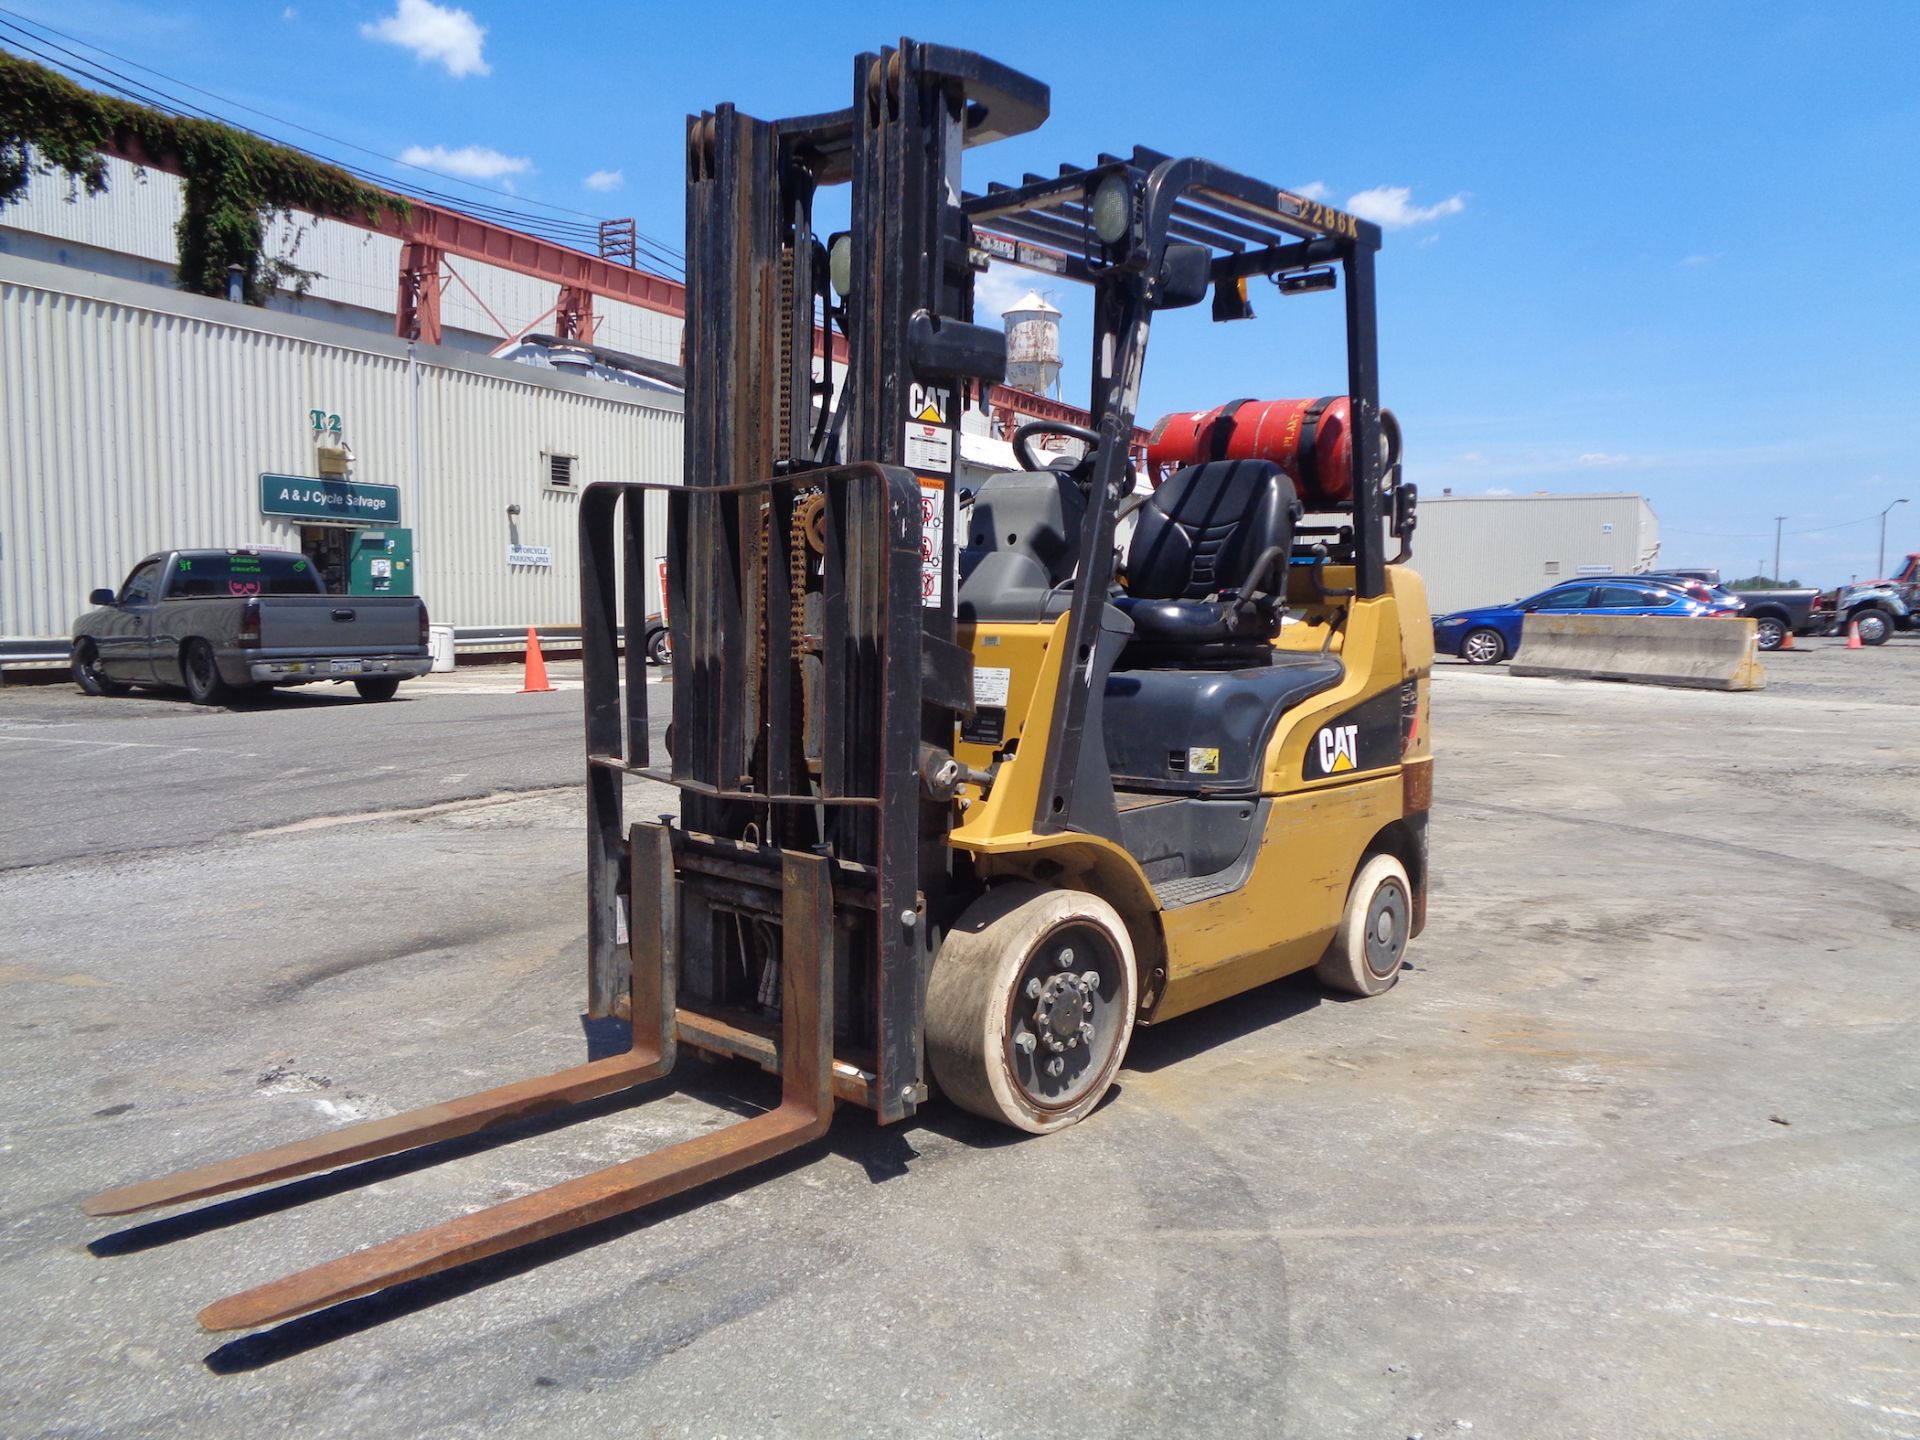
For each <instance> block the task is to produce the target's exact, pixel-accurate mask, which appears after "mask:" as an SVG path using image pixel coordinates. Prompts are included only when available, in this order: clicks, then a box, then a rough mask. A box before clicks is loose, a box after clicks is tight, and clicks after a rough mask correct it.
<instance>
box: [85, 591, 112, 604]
mask: <svg viewBox="0 0 1920 1440" xmlns="http://www.w3.org/2000/svg"><path fill="white" fill-rule="evenodd" d="M113 598H114V597H113V591H111V590H96V591H94V592H93V593H92V594H91V595H89V596H87V603H88V604H89V605H111V604H113Z"/></svg>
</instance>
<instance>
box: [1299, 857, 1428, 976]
mask: <svg viewBox="0 0 1920 1440" xmlns="http://www.w3.org/2000/svg"><path fill="white" fill-rule="evenodd" d="M1412 922H1413V886H1412V885H1410V884H1408V883H1407V868H1406V866H1404V865H1402V864H1401V863H1400V862H1399V861H1398V860H1396V859H1394V858H1393V856H1391V855H1375V856H1373V857H1372V858H1371V859H1369V860H1368V861H1367V863H1366V864H1364V865H1362V866H1361V867H1360V873H1359V874H1358V875H1356V876H1354V877H1353V888H1352V889H1351V890H1349V891H1348V892H1347V908H1346V912H1345V913H1344V914H1342V915H1341V917H1340V928H1339V929H1338V930H1337V931H1335V932H1334V936H1333V943H1332V944H1331V945H1329V946H1327V953H1326V955H1325V956H1324V957H1323V958H1322V959H1321V961H1320V963H1319V964H1318V965H1316V966H1315V967H1314V973H1315V974H1316V975H1318V976H1319V977H1320V980H1321V983H1322V984H1325V985H1330V986H1332V987H1333V988H1334V989H1335V990H1344V991H1346V992H1347V993H1348V994H1349V995H1378V994H1380V993H1381V992H1382V991H1384V990H1391V989H1392V988H1393V982H1394V981H1396V980H1398V979H1399V978H1400V961H1401V959H1402V957H1403V956H1405V954H1406V953H1407V936H1408V933H1409V931H1410V930H1411V929H1412Z"/></svg>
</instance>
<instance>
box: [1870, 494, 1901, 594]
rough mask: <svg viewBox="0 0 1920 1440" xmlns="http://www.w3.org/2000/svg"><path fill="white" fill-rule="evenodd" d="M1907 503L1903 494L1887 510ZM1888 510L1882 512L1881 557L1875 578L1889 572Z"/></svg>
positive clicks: (1875, 568) (1875, 570) (1875, 571)
mask: <svg viewBox="0 0 1920 1440" xmlns="http://www.w3.org/2000/svg"><path fill="white" fill-rule="evenodd" d="M1906 503H1907V501H1906V497H1905V496H1902V497H1901V498H1900V499H1898V500H1895V501H1893V502H1891V503H1890V504H1889V505H1888V506H1887V510H1891V509H1893V507H1894V506H1895V505H1904V504H1906ZM1887 510H1882V511H1881V512H1880V559H1879V562H1878V563H1877V564H1876V565H1875V566H1874V578H1876V579H1878V578H1880V577H1881V576H1884V575H1885V574H1886V573H1887Z"/></svg>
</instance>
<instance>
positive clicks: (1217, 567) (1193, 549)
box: [1115, 460, 1299, 665]
mask: <svg viewBox="0 0 1920 1440" xmlns="http://www.w3.org/2000/svg"><path fill="white" fill-rule="evenodd" d="M1298 511H1299V505H1298V503H1297V502H1296V501H1295V499H1294V494H1293V482H1292V481H1291V480H1289V479H1288V478H1287V474H1286V472H1285V471H1284V470H1282V469H1281V468H1280V467H1279V466H1278V465H1275V464H1273V463H1272V462H1271V461H1268V460H1216V461H1213V462H1210V463H1209V464H1205V465H1189V466H1187V467H1186V468H1185V469H1183V470H1176V471H1175V472H1174V473H1173V474H1172V475H1170V476H1168V477H1167V479H1166V481H1165V483H1163V484H1162V485H1161V486H1160V488H1159V489H1158V490H1155V491H1154V492H1153V494H1152V496H1151V497H1150V498H1149V499H1148V500H1147V503H1146V504H1145V505H1143V506H1142V507H1141V508H1140V518H1139V520H1138V522H1137V523H1136V525H1135V528H1134V532H1133V540H1132V543H1131V544H1129V545H1128V547H1127V594H1126V598H1124V599H1117V600H1116V601H1115V603H1116V604H1117V605H1119V607H1120V608H1121V609H1122V610H1124V611H1125V612H1126V614H1127V618H1128V619H1130V620H1132V621H1133V624H1134V634H1135V642H1134V645H1133V646H1130V647H1129V650H1130V651H1131V654H1130V655H1129V656H1127V657H1123V659H1122V661H1121V663H1122V664H1123V665H1128V664H1141V663H1154V662H1156V661H1164V662H1168V663H1178V662H1179V660H1180V658H1181V652H1186V653H1187V654H1188V655H1190V656H1191V658H1192V659H1193V660H1195V661H1196V662H1199V663H1210V664H1223V663H1245V662H1247V661H1251V660H1257V659H1258V655H1257V651H1258V649H1259V647H1262V646H1264V645H1265V644H1266V643H1267V642H1268V641H1270V640H1271V639H1272V638H1273V637H1274V635H1275V634H1276V633H1278V629H1279V614H1278V612H1277V611H1275V610H1272V609H1270V608H1267V607H1258V606H1254V605H1250V604H1245V603H1240V602H1239V600H1238V599H1237V597H1240V596H1243V595H1246V594H1247V593H1248V591H1249V590H1250V589H1251V588H1252V587H1253V586H1254V585H1255V584H1257V583H1265V584H1269V585H1271V584H1273V583H1275V579H1276V578H1277V575H1284V573H1285V570H1284V567H1285V565H1286V552H1287V549H1288V547H1289V546H1290V545H1291V544H1292V543H1293V524H1294V519H1295V517H1296V515H1297V514H1298ZM1275 548H1278V550H1279V551H1280V557H1279V560H1278V562H1277V569H1276V570H1271V571H1269V574H1268V576H1267V577H1265V578H1264V581H1263V580H1262V577H1256V576H1255V575H1254V574H1253V568H1254V566H1255V565H1256V564H1257V563H1258V562H1259V560H1260V557H1261V556H1262V555H1265V554H1267V553H1268V552H1269V551H1270V550H1273V549H1275ZM1222 596H1227V597H1236V598H1228V599H1221V598H1219V597H1222ZM1223 647H1224V648H1223ZM1202 652H1204V653H1202Z"/></svg>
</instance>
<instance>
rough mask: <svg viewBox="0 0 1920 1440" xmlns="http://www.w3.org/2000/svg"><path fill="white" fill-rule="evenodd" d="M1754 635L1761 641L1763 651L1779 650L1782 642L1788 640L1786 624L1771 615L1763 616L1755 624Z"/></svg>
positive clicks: (1757, 618) (1756, 619)
mask: <svg viewBox="0 0 1920 1440" xmlns="http://www.w3.org/2000/svg"><path fill="white" fill-rule="evenodd" d="M1753 633H1754V635H1755V636H1756V637H1757V638H1758V639H1759V641H1760V648H1761V649H1762V650H1778V649H1779V648H1780V642H1781V641H1783V640H1785V639H1786V638H1787V627H1786V623H1785V622H1784V621H1781V620H1776V619H1774V617H1773V616H1771V615H1761V616H1758V617H1756V618H1755V620H1754V622H1753Z"/></svg>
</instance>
